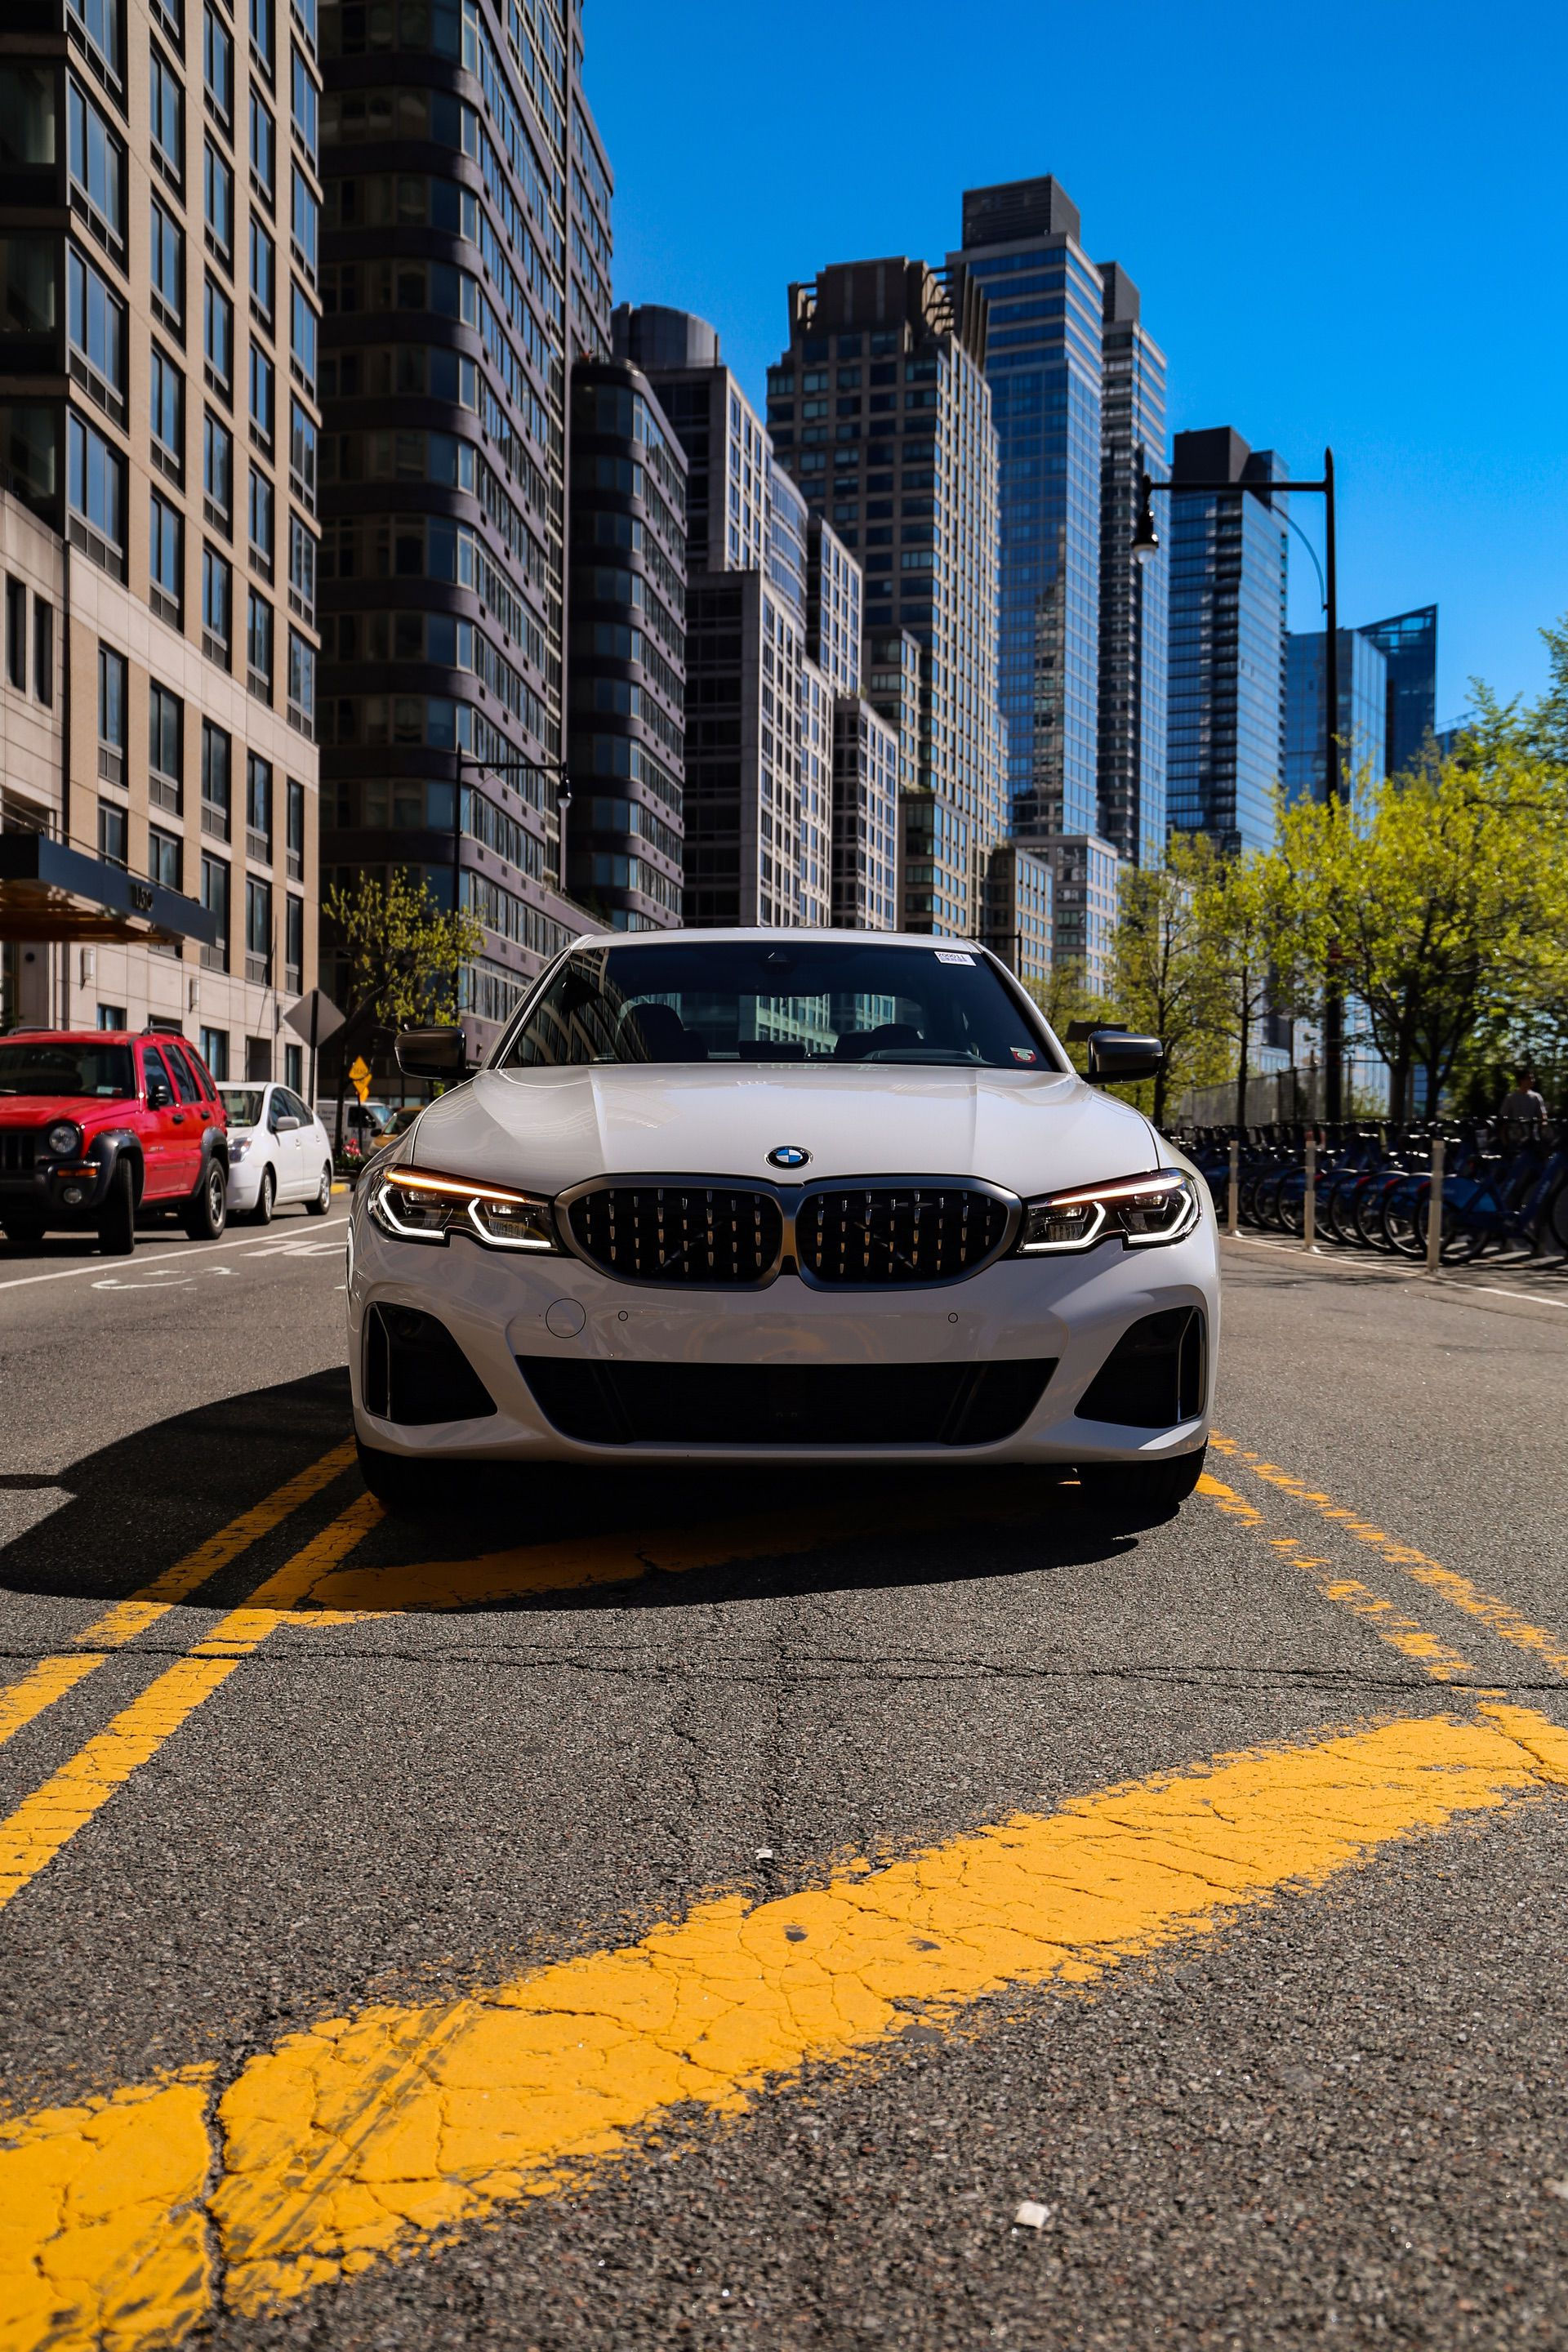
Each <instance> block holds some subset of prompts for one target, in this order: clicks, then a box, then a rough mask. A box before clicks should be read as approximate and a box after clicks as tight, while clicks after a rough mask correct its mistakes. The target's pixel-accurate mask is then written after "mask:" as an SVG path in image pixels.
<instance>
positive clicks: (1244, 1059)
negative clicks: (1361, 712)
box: [1194, 810, 1321, 1127]
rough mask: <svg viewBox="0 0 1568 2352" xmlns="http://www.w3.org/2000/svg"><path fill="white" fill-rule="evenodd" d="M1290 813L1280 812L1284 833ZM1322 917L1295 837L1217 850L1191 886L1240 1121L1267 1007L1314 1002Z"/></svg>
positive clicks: (1286, 1009)
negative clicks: (1279, 844)
mask: <svg viewBox="0 0 1568 2352" xmlns="http://www.w3.org/2000/svg"><path fill="white" fill-rule="evenodd" d="M1293 814H1294V813H1293V812H1292V811H1289V810H1286V811H1282V812H1281V832H1282V834H1287V835H1289V832H1290V830H1291V828H1290V820H1291V818H1292V816H1293ZM1194 928H1195V933H1196V938H1197V940H1198V952H1199V954H1200V955H1201V957H1202V959H1203V962H1204V965H1205V970H1206V971H1207V972H1208V974H1209V975H1210V976H1211V977H1210V984H1211V986H1212V991H1213V998H1212V1002H1213V1005H1214V1010H1215V1017H1216V1020H1217V1023H1218V1025H1219V1026H1220V1027H1221V1028H1222V1029H1223V1031H1224V1034H1225V1035H1226V1039H1227V1040H1228V1044H1229V1048H1230V1057H1231V1066H1232V1069H1233V1071H1234V1074H1235V1081H1236V1124H1237V1127H1245V1126H1246V1124H1247V1071H1248V1068H1249V1066H1250V1060H1251V1054H1252V1041H1253V1038H1254V1036H1255V1035H1256V1034H1257V1031H1258V1024H1259V1023H1260V1022H1261V1021H1262V1019H1263V1016H1264V1014H1265V1013H1298V1012H1301V1011H1304V1010H1305V1009H1306V1008H1307V1006H1308V1004H1309V1003H1310V1002H1311V1001H1312V995H1313V990H1314V983H1315V977H1316V972H1317V971H1318V969H1319V968H1320V953H1319V950H1320V932H1321V891H1320V889H1319V887H1318V886H1317V882H1316V877H1315V874H1314V873H1313V872H1312V871H1311V870H1310V869H1308V868H1307V867H1305V866H1303V864H1302V862H1301V860H1300V856H1299V855H1298V854H1296V850H1295V844H1294V841H1293V839H1292V840H1291V841H1290V843H1289V846H1288V847H1286V848H1282V849H1280V850H1277V851H1274V852H1272V853H1271V854H1269V855H1268V856H1260V855H1258V854H1257V853H1254V854H1252V855H1249V856H1239V857H1219V856H1216V857H1215V859H1214V860H1213V863H1212V865H1211V866H1208V868H1207V870H1206V871H1205V874H1204V876H1203V878H1202V880H1201V881H1200V882H1199V884H1198V885H1197V887H1196V888H1195V889H1194Z"/></svg>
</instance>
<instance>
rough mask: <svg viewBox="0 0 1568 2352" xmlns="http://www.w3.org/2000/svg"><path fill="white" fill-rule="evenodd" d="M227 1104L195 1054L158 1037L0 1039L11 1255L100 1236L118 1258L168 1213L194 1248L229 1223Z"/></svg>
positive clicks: (17, 1035) (104, 1033) (0, 1204)
mask: <svg viewBox="0 0 1568 2352" xmlns="http://www.w3.org/2000/svg"><path fill="white" fill-rule="evenodd" d="M156 1210H165V1211H173V1212H174V1213H175V1214H176V1215H177V1216H178V1217H179V1219H180V1222H181V1223H183V1224H184V1228H185V1231H186V1233H187V1234H190V1236H191V1238H192V1240H193V1241H216V1240H217V1238H218V1236H219V1235H220V1234H222V1232H223V1229H224V1222H225V1220H226V1216H227V1214H228V1138H227V1134H226V1119H225V1117H224V1109H223V1104H222V1102H221V1101H220V1099H219V1097H218V1092H217V1088H216V1086H215V1085H214V1083H213V1079H212V1076H211V1073H210V1072H209V1071H208V1069H207V1066H206V1064H205V1062H204V1061H203V1060H202V1057H201V1055H199V1054H198V1053H197V1052H196V1050H195V1046H193V1045H187V1044H186V1042H185V1040H184V1038H183V1037H178V1036H174V1035H173V1034H165V1033H163V1032H162V1031H158V1032H151V1031H150V1032H148V1033H146V1034H143V1035H142V1036H132V1034H130V1033H129V1032H128V1031H125V1030H116V1029H88V1030H82V1031H80V1032H78V1031H73V1030H40V1029H14V1030H12V1031H11V1033H10V1034H9V1035H7V1036H4V1037H0V1225H4V1227H5V1235H6V1238H7V1240H8V1241H9V1242H10V1243H11V1245H12V1247H13V1248H16V1249H30V1248H36V1247H37V1244H38V1243H39V1242H40V1241H41V1240H42V1238H43V1236H44V1234H46V1233H48V1232H50V1231H51V1230H54V1229H57V1228H58V1230H60V1231H63V1232H79V1231H80V1230H81V1229H82V1228H83V1227H87V1228H89V1229H92V1230H95V1231H96V1232H97V1234H98V1241H99V1247H100V1249H102V1250H104V1251H105V1252H106V1253H108V1254H110V1255H124V1254H125V1253H126V1252H127V1251H129V1250H131V1249H133V1248H134V1247H135V1244H136V1221H137V1219H138V1217H139V1216H142V1217H144V1216H145V1215H146V1214H147V1213H149V1212H150V1211H156Z"/></svg>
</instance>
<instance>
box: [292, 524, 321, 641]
mask: <svg viewBox="0 0 1568 2352" xmlns="http://www.w3.org/2000/svg"><path fill="white" fill-rule="evenodd" d="M289 611H290V612H292V613H298V614H299V615H300V619H301V620H302V621H310V622H313V621H314V620H315V617H316V535H315V533H314V531H311V530H307V529H306V527H305V525H304V524H303V523H302V522H301V521H300V518H299V516H298V515H297V514H291V515H290V516H289Z"/></svg>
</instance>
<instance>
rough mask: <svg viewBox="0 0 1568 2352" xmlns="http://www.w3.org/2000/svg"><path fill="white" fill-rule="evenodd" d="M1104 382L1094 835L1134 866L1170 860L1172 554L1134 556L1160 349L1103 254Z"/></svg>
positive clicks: (1156, 463)
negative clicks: (1167, 800) (1167, 676)
mask: <svg viewBox="0 0 1568 2352" xmlns="http://www.w3.org/2000/svg"><path fill="white" fill-rule="evenodd" d="M1100 277H1101V278H1102V280H1103V281H1104V286H1105V344H1104V352H1105V362H1104V364H1105V388H1104V394H1103V402H1102V409H1101V419H1102V422H1101V437H1100V833H1101V834H1102V835H1104V837H1105V839H1106V840H1107V841H1109V842H1110V843H1111V844H1112V845H1114V847H1115V848H1116V850H1117V851H1118V853H1119V855H1120V856H1121V857H1122V858H1124V859H1125V860H1127V861H1128V862H1129V863H1130V864H1131V865H1134V866H1161V865H1163V863H1164V857H1165V715H1166V714H1165V683H1166V681H1165V664H1166V651H1167V648H1166V629H1167V625H1168V621H1169V602H1170V559H1169V555H1168V553H1167V551H1166V549H1165V548H1164V547H1163V546H1162V547H1161V548H1160V550H1159V551H1158V552H1157V553H1156V554H1155V555H1154V556H1153V557H1152V559H1151V560H1150V561H1149V562H1144V563H1135V562H1133V560H1132V534H1133V531H1134V530H1135V528H1136V526H1137V520H1138V507H1139V501H1140V498H1141V494H1142V473H1143V472H1144V470H1145V468H1146V469H1147V470H1148V472H1149V473H1150V474H1151V475H1152V478H1154V480H1155V481H1157V482H1163V480H1165V478H1166V477H1167V474H1168V471H1169V468H1168V467H1167V466H1166V463H1165V355H1164V353H1163V352H1162V351H1161V349H1160V347H1159V345H1158V344H1157V343H1156V342H1155V341H1154V340H1153V338H1152V336H1151V335H1150V334H1149V333H1148V331H1146V329H1145V328H1144V326H1143V323H1142V316H1141V310H1142V305H1141V302H1140V299H1139V293H1138V289H1137V287H1136V286H1134V285H1133V283H1132V280H1131V278H1129V277H1128V275H1127V272H1126V271H1125V270H1124V269H1123V268H1122V267H1121V263H1120V262H1117V261H1102V262H1101V263H1100Z"/></svg>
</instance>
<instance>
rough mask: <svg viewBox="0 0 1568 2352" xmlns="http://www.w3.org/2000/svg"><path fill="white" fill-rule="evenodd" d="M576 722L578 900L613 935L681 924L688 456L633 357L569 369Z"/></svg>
mask: <svg viewBox="0 0 1568 2352" xmlns="http://www.w3.org/2000/svg"><path fill="white" fill-rule="evenodd" d="M570 517H571V530H570V542H571V545H570V562H569V566H568V593H567V612H568V669H569V675H570V679H571V694H570V723H569V726H568V730H567V761H568V772H569V774H570V776H571V779H572V790H573V798H572V802H571V804H570V809H569V811H568V816H569V832H568V848H567V855H566V867H567V874H568V877H569V880H570V883H571V887H572V893H573V896H574V898H576V899H577V901H578V902H579V903H580V904H581V905H582V906H584V907H586V908H588V909H589V910H590V912H592V913H593V914H594V915H595V917H596V918H597V919H598V920H599V922H600V923H602V924H604V925H605V926H606V927H607V928H608V929H612V930H625V931H642V930H653V929H670V928H672V927H673V926H674V925H676V924H678V923H679V920H680V900H681V887H682V881H683V877H684V845H683V837H682V836H683V830H684V814H683V812H684V809H685V778H686V457H685V453H684V451H683V450H682V448H681V446H680V444H679V441H678V440H677V439H676V437H675V436H674V434H673V433H672V432H671V431H670V429H669V426H668V424H667V422H666V420H665V417H664V415H663V412H662V410H661V409H660V408H659V405H658V401H657V399H656V398H655V396H654V394H653V391H652V389H651V387H650V385H649V384H648V382H647V378H646V377H645V376H644V375H642V374H641V373H639V372H638V371H637V369H636V368H634V367H631V366H630V365H628V364H627V363H626V362H625V361H621V360H613V359H597V360H579V361H578V362H576V364H575V366H574V369H573V371H572V473H571V488H570Z"/></svg>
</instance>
